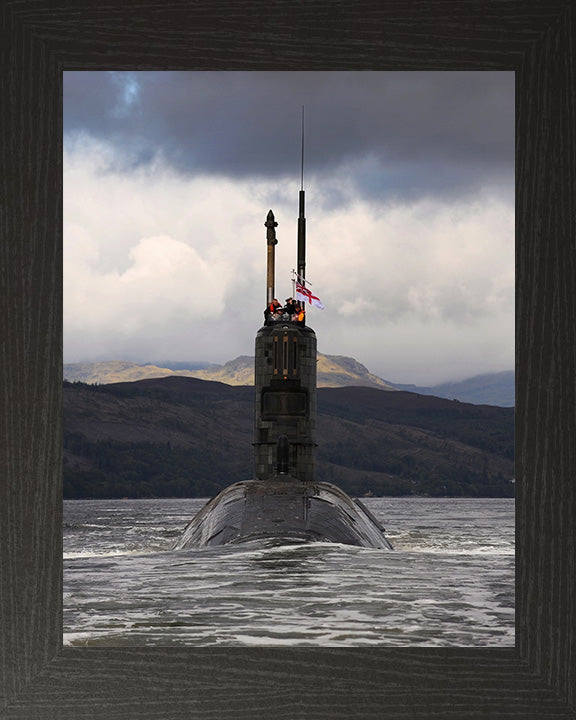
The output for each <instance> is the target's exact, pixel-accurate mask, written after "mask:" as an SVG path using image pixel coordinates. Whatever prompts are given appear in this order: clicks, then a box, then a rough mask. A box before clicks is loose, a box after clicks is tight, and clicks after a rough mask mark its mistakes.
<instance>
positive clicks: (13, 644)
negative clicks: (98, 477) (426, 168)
mask: <svg viewBox="0 0 576 720" xmlns="http://www.w3.org/2000/svg"><path fill="white" fill-rule="evenodd" d="M1 12H2V15H1V17H2V38H1V43H0V53H1V54H2V58H1V62H2V65H1V70H2V87H1V97H0V99H1V103H2V104H1V106H0V121H1V133H2V139H1V145H0V203H1V205H0V212H1V215H0V228H1V244H0V288H1V292H2V301H3V308H2V312H1V313H0V323H1V327H0V331H1V332H0V360H1V368H2V384H1V388H2V403H1V408H2V411H1V413H0V423H1V426H0V444H1V449H0V462H1V465H0V473H1V475H0V493H1V496H0V514H1V516H0V520H1V526H0V531H1V538H0V540H1V542H0V551H1V554H0V571H1V577H0V580H1V585H0V632H1V638H2V639H1V653H0V681H1V688H0V717H2V718H10V719H15V718H22V719H24V718H26V720H30V719H33V718H55V719H56V718H57V719H58V720H66V719H67V718H70V719H71V720H83V719H84V718H103V719H104V718H106V720H113V719H114V718H122V720H125V719H126V718H138V719H139V720H144V719H145V718H151V719H154V720H157V719H158V718H162V719H166V720H178V719H180V718H182V719H183V718H186V719H187V720H188V719H190V718H202V720H209V719H210V718H231V719H234V720H243V719H244V718H246V719H247V718H251V719H252V718H275V719H278V720H281V719H282V718H286V719H289V720H299V719H301V718H306V719H310V720H312V719H314V718H332V719H336V718H351V717H354V718H435V719H438V718H453V719H454V720H465V719H468V718H478V719H479V720H480V719H481V720H486V719H487V718H512V717H514V718H520V719H521V720H530V719H532V718H533V719H534V720H536V719H538V720H546V719H548V718H575V717H576V712H575V708H576V690H575V688H576V684H575V678H576V662H575V656H576V647H575V645H576V643H575V638H574V618H575V617H576V607H575V596H576V593H575V591H574V589H573V586H574V565H575V562H574V557H575V532H574V518H575V517H576V507H575V489H574V488H575V484H576V478H575V477H574V475H575V463H574V460H575V453H576V450H575V447H574V444H571V440H572V439H573V438H574V437H575V432H574V430H575V428H574V425H575V422H576V412H575V410H576V403H575V395H576V385H575V382H574V370H575V368H576V362H575V354H576V345H575V337H574V326H575V318H576V308H575V305H576V301H575V295H574V292H573V278H574V269H575V265H576V261H575V256H574V224H575V218H576V212H575V207H574V205H575V197H576V192H575V190H576V188H575V168H576V149H575V148H576V146H575V144H574V134H575V128H576V113H575V98H576V86H575V82H574V78H575V47H576V34H575V27H576V24H575V14H576V8H575V5H574V2H573V0H457V1H455V0H380V1H379V2H375V3H373V4H372V3H370V2H367V1H366V0H357V1H356V2H352V1H345V0H312V1H311V2H305V1H304V0H291V1H290V2H286V1H285V0H256V2H252V1H250V2H247V1H246V0H237V1H236V2H233V0H133V1H128V0H109V1H108V2H101V3H100V2H94V0H4V3H3V5H2V10H1ZM119 68H125V69H127V68H133V69H161V68H166V69H167V68H173V69H214V70H218V69H248V70H250V69H260V70H262V69H284V70H289V69H328V70H339V69H374V70H378V69H403V70H410V69H437V70H455V69H475V70H514V71H515V72H516V86H517V266H516V267H517V329H516V340H517V395H516V397H517V419H516V428H517V446H516V449H517V491H518V494H517V540H518V551H517V586H516V587H517V614H516V637H517V641H516V647H515V648H509V649H504V648H502V649H497V648H494V649H490V648H484V649H466V648H446V649H436V648H419V649H417V648H411V649H408V648H407V649H398V648H386V647H382V648H374V649H360V648H358V649H337V648H292V649H271V648H268V649H267V648H253V649H250V648H234V649H225V648H218V647H214V648H114V649H104V648H85V649H84V648H69V647H67V648H62V644H61V643H62V641H61V638H62V619H61V610H62V598H61V581H62V569H61V551H62V545H61V507H62V501H61V497H62V493H61V477H60V474H61V378H62V371H61V301H62V280H61V265H62V246H61V200H62V183H61V148H62V141H61V73H62V71H63V70H71V69H81V70H90V69H119ZM359 111H361V109H359Z"/></svg>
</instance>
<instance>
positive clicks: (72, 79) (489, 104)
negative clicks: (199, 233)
mask: <svg viewBox="0 0 576 720" xmlns="http://www.w3.org/2000/svg"><path fill="white" fill-rule="evenodd" d="M302 105H304V106H305V107H306V110H305V112H306V137H305V145H306V158H305V172H306V178H307V179H310V180H311V181H315V180H319V179H320V177H322V178H325V177H326V176H328V177H329V178H330V179H331V181H332V183H333V185H334V187H336V185H337V184H338V182H337V181H338V179H339V178H341V179H342V180H343V181H345V182H346V183H348V184H349V185H350V186H351V187H353V188H354V189H355V191H356V192H358V193H360V194H362V195H363V196H364V197H366V196H367V197H371V198H374V199H378V200H381V199H382V197H387V198H390V199H391V200H392V199H397V198H400V199H404V200H406V199H408V200H411V199H414V200H415V199H417V198H419V197H421V196H422V195H431V196H438V197H452V196H461V195H463V194H468V193H470V192H477V191H478V190H479V189H481V188H486V187H490V186H492V185H494V186H497V187H500V188H502V187H509V188H512V187H513V178H514V76H513V73H511V72H451V73H440V72H399V73H398V72H391V73H385V72H384V73H381V72H141V73H126V74H122V73H106V72H67V73H65V74H64V130H65V138H71V137H73V136H74V134H75V133H77V132H84V133H88V134H90V135H92V136H94V137H97V138H105V139H107V140H109V141H112V142H113V143H114V145H115V148H116V150H117V158H118V159H117V167H116V168H115V170H125V171H128V170H130V169H132V168H133V167H134V166H135V165H141V164H146V163H149V162H151V161H152V160H153V159H154V158H155V157H157V156H161V157H163V158H164V159H165V160H166V161H167V162H168V163H169V164H170V165H171V166H172V167H173V168H174V169H175V170H176V171H177V172H180V173H183V174H186V175H198V174H210V175H217V176H227V177H233V178H241V179H247V178H258V179H265V178H280V177H286V178H294V179H299V175H300V114H301V107H302ZM323 182H324V180H323ZM333 192H336V191H335V190H334V191H333ZM328 195H329V193H328V194H327V197H328Z"/></svg>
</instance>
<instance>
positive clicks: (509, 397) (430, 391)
mask: <svg viewBox="0 0 576 720" xmlns="http://www.w3.org/2000/svg"><path fill="white" fill-rule="evenodd" d="M514 377H515V376H514V371H513V370H506V371H504V372H498V373H488V374H485V375H475V376H474V377H471V378H468V379H467V380H461V381H460V382H446V383H441V384H440V385H434V386H433V387H418V386H417V385H395V387H396V388H397V389H399V390H408V391H409V392H414V393H419V394H420V395H435V396H436V397H441V398H448V399H450V400H452V399H456V400H460V401H461V402H468V403H475V404H478V405H499V406H501V407H513V406H514V404H515V388H514Z"/></svg>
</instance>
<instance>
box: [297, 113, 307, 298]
mask: <svg viewBox="0 0 576 720" xmlns="http://www.w3.org/2000/svg"><path fill="white" fill-rule="evenodd" d="M298 275H299V276H300V277H299V280H300V282H301V283H302V284H303V285H304V278H305V276H306V218H305V217H304V105H302V164H301V169H300V196H299V212H298Z"/></svg>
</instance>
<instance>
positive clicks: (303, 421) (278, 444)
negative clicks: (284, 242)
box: [254, 198, 317, 482]
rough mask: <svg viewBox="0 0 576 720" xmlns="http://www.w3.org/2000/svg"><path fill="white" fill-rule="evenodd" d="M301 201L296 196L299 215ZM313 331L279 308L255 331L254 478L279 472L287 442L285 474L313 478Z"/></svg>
mask: <svg viewBox="0 0 576 720" xmlns="http://www.w3.org/2000/svg"><path fill="white" fill-rule="evenodd" d="M303 212H304V203H303V199H302V198H301V200H300V215H301V216H303ZM277 225H278V223H276V222H275V219H274V214H273V212H272V210H270V212H269V213H268V216H267V218H266V223H265V226H266V228H267V232H266V238H267V252H268V255H267V257H268V267H267V288H266V301H267V303H268V304H269V303H270V302H271V301H272V300H273V299H274V250H275V245H276V243H277V242H278V241H277V239H276V231H275V228H276V226H277ZM303 234H304V223H302V222H299V224H298V270H299V273H300V276H301V277H302V278H303V272H304V267H305V262H304V253H305V242H304V237H303ZM316 358H317V354H316V334H315V333H314V331H313V330H312V328H310V327H308V326H307V325H306V323H305V320H304V321H298V320H296V319H295V316H289V315H287V314H282V313H279V314H278V315H275V316H270V315H269V314H268V313H267V314H266V320H265V324H264V326H263V327H262V328H260V330H259V331H258V333H257V334H256V347H255V366H254V382H255V390H256V392H255V413H254V417H255V432H254V461H255V476H256V479H258V480H267V479H269V478H274V477H276V476H277V474H278V454H279V452H280V450H281V451H282V452H283V453H284V454H285V448H284V447H283V444H284V443H285V440H283V439H282V440H281V438H284V437H285V438H287V441H288V453H287V455H288V463H287V478H292V479H295V480H299V481H302V482H314V480H315V477H314V454H315V448H316V440H315V438H316Z"/></svg>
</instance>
